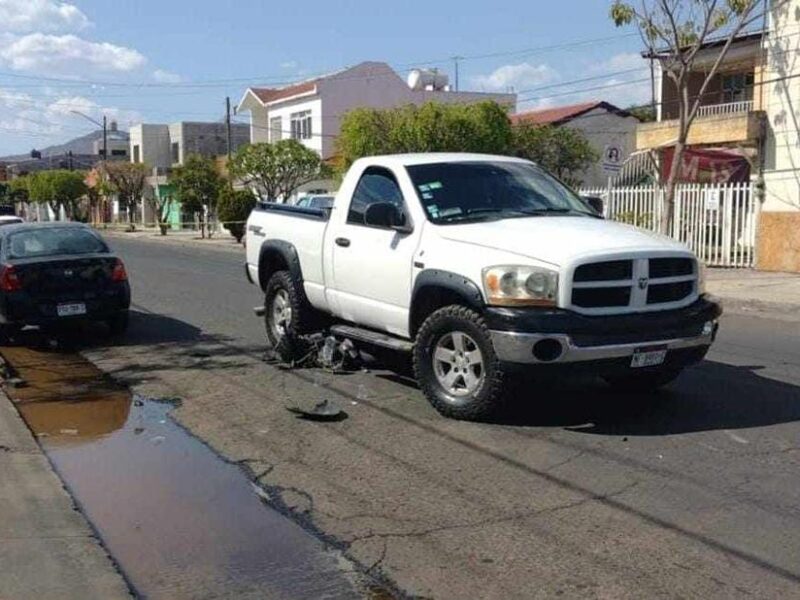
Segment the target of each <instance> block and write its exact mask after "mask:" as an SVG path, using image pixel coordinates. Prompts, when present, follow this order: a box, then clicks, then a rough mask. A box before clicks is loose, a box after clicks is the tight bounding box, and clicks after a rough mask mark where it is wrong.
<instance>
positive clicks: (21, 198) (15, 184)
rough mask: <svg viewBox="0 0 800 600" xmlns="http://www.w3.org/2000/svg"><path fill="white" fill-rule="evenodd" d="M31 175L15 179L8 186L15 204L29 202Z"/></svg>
mask: <svg viewBox="0 0 800 600" xmlns="http://www.w3.org/2000/svg"><path fill="white" fill-rule="evenodd" d="M30 184H31V179H30V175H22V176H20V177H15V178H14V179H12V180H11V181H10V182H9V184H8V193H9V196H10V197H11V198H12V201H13V202H28V200H29V198H30Z"/></svg>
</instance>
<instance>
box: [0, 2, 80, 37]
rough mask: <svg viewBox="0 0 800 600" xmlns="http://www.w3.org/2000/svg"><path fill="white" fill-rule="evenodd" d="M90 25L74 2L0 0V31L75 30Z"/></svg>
mask: <svg viewBox="0 0 800 600" xmlns="http://www.w3.org/2000/svg"><path fill="white" fill-rule="evenodd" d="M89 25H91V21H89V18H88V17H87V16H86V15H85V14H84V13H83V12H82V11H81V10H80V9H79V8H78V7H77V6H75V5H74V4H70V3H67V2H58V1H54V0H0V31H11V32H16V33H28V32H35V31H38V32H55V31H76V30H80V29H84V28H86V27H88V26H89Z"/></svg>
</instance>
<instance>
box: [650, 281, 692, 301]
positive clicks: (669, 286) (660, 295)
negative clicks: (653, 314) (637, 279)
mask: <svg viewBox="0 0 800 600" xmlns="http://www.w3.org/2000/svg"><path fill="white" fill-rule="evenodd" d="M693 291H694V281H677V282H673V283H662V284H658V283H651V284H650V286H649V287H648V288H647V303H648V304H663V303H665V302H677V301H678V300H683V299H684V298H686V297H687V296H688V295H689V294H691V293H692V292H693Z"/></svg>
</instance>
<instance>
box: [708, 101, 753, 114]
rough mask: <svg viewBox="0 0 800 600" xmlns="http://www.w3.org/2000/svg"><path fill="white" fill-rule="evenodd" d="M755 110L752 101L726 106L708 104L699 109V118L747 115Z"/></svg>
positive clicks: (728, 103) (729, 103)
mask: <svg viewBox="0 0 800 600" xmlns="http://www.w3.org/2000/svg"><path fill="white" fill-rule="evenodd" d="M751 110H753V101H752V100H741V101H739V102H727V103H726V104H708V105H706V106H701V107H699V108H698V109H697V116H698V117H713V116H717V115H732V114H736V113H747V112H750V111H751Z"/></svg>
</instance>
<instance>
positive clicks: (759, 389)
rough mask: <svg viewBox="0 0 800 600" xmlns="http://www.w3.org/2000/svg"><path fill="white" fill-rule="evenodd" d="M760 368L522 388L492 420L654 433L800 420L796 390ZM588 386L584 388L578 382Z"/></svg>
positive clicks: (713, 368) (715, 367) (710, 364)
mask: <svg viewBox="0 0 800 600" xmlns="http://www.w3.org/2000/svg"><path fill="white" fill-rule="evenodd" d="M761 369H763V367H760V366H732V365H727V364H723V363H718V362H714V361H704V362H703V363H701V364H700V365H698V366H696V367H693V368H691V369H688V370H687V371H686V372H685V373H684V374H683V375H682V376H681V377H680V378H679V379H678V380H677V381H676V382H675V383H673V384H672V385H671V386H669V387H667V388H664V389H662V390H659V391H657V392H652V393H638V394H621V393H619V392H615V391H614V390H612V389H611V388H609V387H607V386H605V385H602V384H599V383H597V382H591V381H590V382H580V381H575V382H571V383H570V385H569V386H567V385H564V384H559V383H558V382H556V383H551V384H550V385H544V386H542V387H541V388H537V387H534V386H535V385H536V384H535V382H528V383H527V384H526V383H523V384H521V386H519V387H520V388H521V389H517V390H516V392H515V393H514V394H513V396H512V401H511V403H510V404H511V406H510V407H509V410H508V411H506V412H505V413H504V414H503V415H501V416H500V417H499V418H498V419H497V420H496V421H494V422H495V423H499V424H503V425H511V426H537V427H560V428H565V429H569V430H571V431H576V432H580V433H588V434H597V435H616V436H658V435H674V434H680V433H692V432H699V431H713V430H719V429H747V428H751V427H764V426H768V425H776V424H780V423H789V422H793V421H800V387H798V386H795V385H791V384H788V383H784V382H781V381H776V380H774V379H769V378H766V377H761V376H760V375H759V374H758V371H759V370H761ZM582 383H583V384H585V386H583V387H579V388H578V387H575V385H580V384H582Z"/></svg>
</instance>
